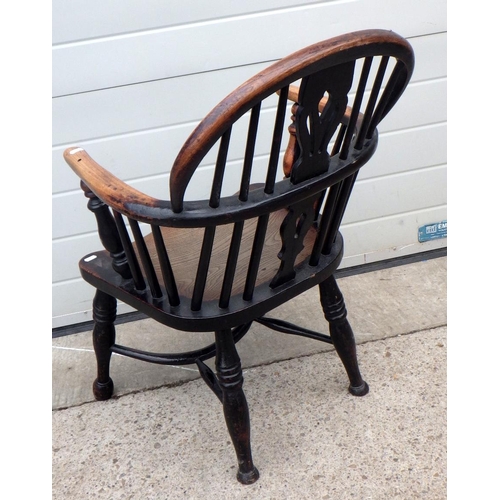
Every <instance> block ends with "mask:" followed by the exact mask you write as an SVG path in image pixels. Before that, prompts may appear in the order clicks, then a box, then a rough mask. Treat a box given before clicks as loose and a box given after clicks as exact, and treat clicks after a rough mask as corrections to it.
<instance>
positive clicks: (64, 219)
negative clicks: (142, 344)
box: [53, 0, 446, 327]
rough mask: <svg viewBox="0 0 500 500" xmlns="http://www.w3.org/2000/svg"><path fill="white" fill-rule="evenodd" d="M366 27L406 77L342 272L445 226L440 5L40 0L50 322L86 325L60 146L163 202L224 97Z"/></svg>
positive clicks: (72, 188)
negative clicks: (315, 46) (404, 45)
mask: <svg viewBox="0 0 500 500" xmlns="http://www.w3.org/2000/svg"><path fill="white" fill-rule="evenodd" d="M403 6H404V7H403ZM367 28H385V29H392V30H393V31H396V32H397V33H399V34H401V35H403V36H404V37H406V38H407V39H408V40H409V41H410V43H411V44H412V45H413V47H414V50H415V54H416V67H415V72H414V76H413V79H412V81H411V83H410V85H409V87H408V89H407V91H406V93H405V95H404V96H403V98H402V99H401V101H400V102H399V103H398V104H397V106H396V108H395V109H394V110H393V111H392V112H391V113H390V115H389V116H388V117H387V118H386V119H385V120H384V121H383V122H382V125H381V127H380V129H379V132H380V142H379V148H378V151H377V153H376V155H375V157H374V159H373V160H371V162H370V163H369V165H367V166H366V167H365V168H364V169H362V171H361V172H360V176H359V177H358V181H357V184H356V186H355V189H354V192H353V195H352V198H351V202H350V205H349V207H348V210H347V212H346V215H345V218H344V223H343V227H342V233H343V235H344V239H345V241H346V248H345V258H344V261H343V264H342V265H343V267H346V266H352V265H358V264H361V263H364V262H374V261H377V260H383V259H387V258H391V257H396V256H402V255H407V254H411V253H416V252H421V251H425V250H429V249H432V248H438V247H442V246H445V245H446V239H441V240H434V241H432V242H426V243H419V242H418V239H417V231H418V227H419V226H422V225H424V224H428V223H433V222H438V221H441V220H444V219H446V2H445V1H444V0H406V1H405V2H401V1H397V0H352V1H341V0H337V1H322V2H321V1H316V2H315V1H307V0H286V1H285V0H252V1H250V0H246V1H239V2H235V1H231V0H212V1H211V2H204V1H201V0H199V1H186V0H183V1H180V0H170V1H169V2H164V1H160V0H143V1H142V2H137V1H132V0H109V1H107V2H102V1H100V0H85V1H84V0H73V1H72V2H66V1H64V0H54V1H53V169H54V171H53V317H54V321H53V326H54V327H58V326H63V325H68V324H74V323H78V322H81V321H87V320H89V319H90V318H91V314H90V309H91V301H92V297H93V290H92V288H91V287H90V286H89V285H87V284H86V283H85V282H83V281H82V279H81V278H80V276H79V272H78V266H77V263H78V260H79V259H80V258H81V257H82V256H83V255H84V254H85V253H87V252H91V251H94V250H96V249H99V248H101V244H100V242H99V238H98V236H97V233H96V226H95V221H94V218H93V215H92V214H91V213H90V212H89V211H88V210H87V208H86V201H85V198H84V196H83V194H82V192H81V191H80V189H79V179H78V178H77V177H76V176H75V174H74V173H73V172H72V171H71V170H70V168H69V167H68V166H67V165H66V163H65V162H64V160H63V159H62V152H63V151H64V149H65V148H66V147H69V146H74V145H78V146H82V147H84V148H85V149H86V150H87V151H88V152H89V154H90V155H91V156H92V157H94V158H95V159H96V160H97V161H98V162H99V163H101V164H102V165H103V166H105V167H106V168H107V169H109V170H110V171H112V172H113V173H114V174H115V175H117V176H119V177H120V178H122V179H124V180H126V181H128V182H130V184H132V185H134V186H135V187H137V188H138V189H141V190H143V191H145V192H147V193H148V194H151V195H153V196H157V197H161V198H167V197H168V173H169V169H170V166H171V164H172V162H173V160H174V158H175V156H176V154H177V152H178V150H179V148H180V147H181V145H182V143H183V142H184V140H185V139H186V138H187V136H188V135H189V133H190V132H191V131H192V129H193V128H194V126H195V125H196V123H197V122H198V121H199V120H200V119H201V118H203V116H204V115H205V114H206V113H207V112H208V111H209V110H210V109H211V108H212V107H213V106H214V105H215V104H216V103H217V102H218V101H220V100H221V99H222V98H223V97H224V96H225V95H226V94H227V93H229V92H230V91H231V90H233V89H234V88H235V87H236V86H238V85H239V84H240V83H242V82H243V81H244V80H245V79H247V78H249V77H250V76H252V75H253V74H254V73H256V72H257V71H259V70H260V69H263V68H264V67H266V66H267V65H268V64H269V63H270V62H271V61H274V60H276V59H279V58H281V57H283V56H285V55H287V54H289V53H291V52H293V51H294V50H297V49H299V48H302V47H304V46H306V45H308V44H310V43H314V42H317V41H319V40H322V39H325V38H330V37H332V36H335V35H338V34H341V33H345V32H348V31H354V30H358V29H367ZM207 168H209V167H207ZM126 310H128V309H126V308H125V306H123V307H122V306H120V309H119V311H121V312H124V311H126Z"/></svg>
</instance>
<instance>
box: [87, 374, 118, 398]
mask: <svg viewBox="0 0 500 500" xmlns="http://www.w3.org/2000/svg"><path fill="white" fill-rule="evenodd" d="M113 389H114V385H113V380H112V379H111V378H110V379H109V380H108V381H107V382H104V383H102V382H99V380H97V379H95V380H94V383H93V384H92V391H93V392H94V397H95V399H96V400H97V401H106V399H109V398H110V397H111V396H112V395H113Z"/></svg>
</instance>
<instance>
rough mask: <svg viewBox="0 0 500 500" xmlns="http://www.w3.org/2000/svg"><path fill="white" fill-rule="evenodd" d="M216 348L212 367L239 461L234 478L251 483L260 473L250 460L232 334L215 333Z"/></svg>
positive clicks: (247, 422)
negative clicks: (213, 367) (215, 370)
mask: <svg viewBox="0 0 500 500" xmlns="http://www.w3.org/2000/svg"><path fill="white" fill-rule="evenodd" d="M215 345H216V349H217V354H216V359H215V365H216V369H217V378H218V380H219V386H220V389H221V391H222V405H223V408H224V417H225V419H226V424H227V429H228V431H229V435H230V436H231V440H232V441H233V445H234V449H235V451H236V457H237V459H238V473H237V476H236V477H237V479H238V481H240V483H243V484H251V483H254V482H255V481H257V479H258V478H259V471H258V470H257V469H256V467H255V466H254V465H253V461H252V451H251V447H250V417H249V413H248V405H247V400H246V397H245V394H244V392H243V372H242V370H241V362H240V358H239V356H238V352H237V351H236V346H235V343H234V339H233V336H232V334H231V331H230V330H222V331H218V332H215Z"/></svg>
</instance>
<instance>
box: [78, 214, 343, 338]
mask: <svg viewBox="0 0 500 500" xmlns="http://www.w3.org/2000/svg"><path fill="white" fill-rule="evenodd" d="M287 213H288V211H287V210H278V211H276V212H273V213H271V214H270V217H269V222H268V227H267V232H266V238H265V244H264V247H263V251H262V258H261V261H260V266H259V272H258V275H257V280H256V285H255V291H254V294H253V298H252V299H251V300H245V299H243V290H244V286H245V280H246V273H247V268H248V263H249V260H250V254H251V251H252V245H253V239H254V234H255V229H256V226H257V220H258V219H249V220H247V221H246V222H245V224H244V229H243V236H242V241H241V247H240V253H239V258H238V263H237V268H236V274H235V278H234V284H233V288H232V298H231V302H230V305H229V307H228V308H225V309H223V308H220V307H219V295H220V291H221V288H222V281H223V279H224V269H225V265H226V260H227V255H228V250H227V246H228V244H229V242H230V240H231V237H232V231H233V225H232V224H227V225H222V226H218V227H217V230H216V234H215V240H214V249H213V252H212V257H211V260H210V268H209V272H208V278H207V285H206V288H205V293H204V297H203V307H202V309H201V310H200V311H192V310H191V296H192V292H193V287H194V282H195V277H196V271H197V266H198V262H199V258H200V256H199V254H200V248H201V245H202V241H203V235H204V229H202V228H199V229H198V228H195V229H193V228H190V229H183V228H171V227H162V228H161V231H162V236H163V239H164V241H165V246H166V247H167V251H168V254H169V259H170V261H171V263H172V268H173V269H174V272H175V279H176V284H177V290H178V292H179V296H180V299H181V301H180V304H179V305H178V306H175V307H173V306H171V305H170V304H169V303H168V300H166V297H167V295H166V291H165V290H164V289H163V288H162V289H163V290H164V296H163V297H162V298H154V297H152V295H151V293H150V291H149V288H147V289H146V290H143V291H141V290H137V289H136V288H135V286H134V282H133V280H131V279H128V280H127V279H123V278H122V277H121V276H120V274H118V273H117V272H116V271H115V270H114V269H113V261H112V258H111V256H110V254H109V253H108V252H106V251H99V252H94V253H92V254H89V255H86V256H85V257H83V258H82V259H81V260H80V264H79V265H80V271H81V274H82V277H83V278H84V279H85V281H87V282H88V283H90V284H91V285H92V286H94V287H96V288H97V289H99V290H102V291H103V292H105V293H108V294H110V295H113V296H114V297H116V298H117V299H118V300H121V301H122V302H124V303H126V304H128V305H131V306H132V307H134V308H135V309H137V310H139V311H141V312H143V313H144V314H147V315H149V316H151V317H152V318H154V319H155V320H156V321H158V322H160V323H163V324H164V325H167V326H170V327H172V328H176V329H178V330H184V331H213V330H214V329H217V328H233V327H235V326H238V325H242V324H245V323H247V322H248V319H247V318H248V316H249V315H253V317H256V318H258V317H261V316H263V315H264V314H266V313H267V312H269V311H271V310H272V309H274V308H275V307H278V306H279V305H281V304H282V303H284V302H286V301H287V300H290V299H291V298H293V297H295V296H297V295H299V294H300V293H302V292H304V291H306V290H308V289H309V288H312V287H313V286H315V285H317V284H318V283H320V282H321V281H322V280H324V279H325V278H326V277H327V276H329V275H331V274H332V273H333V272H334V271H335V269H336V268H337V267H338V265H339V264H340V261H341V259H342V255H343V239H342V235H341V234H340V232H339V233H338V234H337V238H336V240H335V243H334V245H333V247H332V250H331V252H330V254H328V255H322V256H321V258H320V261H319V263H318V265H316V266H315V267H314V268H311V267H310V266H309V265H308V261H307V258H308V256H309V255H311V251H312V248H313V246H314V242H315V239H316V236H317V228H316V226H315V225H313V226H312V227H311V228H310V229H309V231H308V233H307V234H306V236H305V238H304V242H303V244H304V248H303V249H302V251H301V252H300V253H299V255H298V256H297V259H296V266H295V269H296V272H297V274H296V277H295V279H293V280H290V281H289V282H288V283H286V284H284V285H280V286H278V287H276V288H274V289H271V288H270V287H269V286H268V283H269V281H270V279H272V278H273V277H274V276H275V274H276V273H277V271H278V269H279V266H280V263H281V261H280V259H279V257H278V254H279V253H280V251H281V248H282V239H281V237H280V229H281V224H282V222H283V219H284V217H285V216H286V215H287ZM144 241H145V243H146V246H147V247H148V251H149V252H150V256H151V260H152V263H153V266H154V269H155V271H156V273H157V275H158V276H159V275H160V264H159V258H158V255H157V252H156V247H155V245H154V242H153V235H152V234H151V233H150V234H148V235H146V236H145V237H144ZM133 246H134V247H135V243H134V244H133ZM312 269H314V272H313V273H311V270H312ZM159 281H160V280H159ZM160 283H161V281H160Z"/></svg>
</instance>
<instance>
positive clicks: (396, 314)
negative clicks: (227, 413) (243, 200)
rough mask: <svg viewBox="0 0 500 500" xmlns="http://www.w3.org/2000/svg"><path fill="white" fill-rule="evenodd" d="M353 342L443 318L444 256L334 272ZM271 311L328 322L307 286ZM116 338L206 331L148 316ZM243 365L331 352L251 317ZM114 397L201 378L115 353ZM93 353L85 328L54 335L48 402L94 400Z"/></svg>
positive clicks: (158, 342) (142, 341)
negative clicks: (174, 327) (179, 327)
mask: <svg viewBox="0 0 500 500" xmlns="http://www.w3.org/2000/svg"><path fill="white" fill-rule="evenodd" d="M339 286H340V287H341V290H342V292H343V294H344V297H345V301H346V304H347V309H348V317H349V320H350V323H351V325H352V327H353V330H354V332H355V335H356V340H357V343H358V344H361V343H365V342H368V341H372V340H376V339H383V338H387V337H392V336H396V335H400V334H405V333H408V332H414V331H420V330H424V329H429V328H434V327H437V326H441V325H445V324H446V257H441V258H437V259H432V260H426V261H422V262H417V263H412V264H409V265H402V266H397V267H392V268H388V269H382V270H379V271H373V272H369V273H364V274H357V275H354V276H349V277H346V278H341V279H339ZM270 316H273V317H277V318H281V319H285V320H289V321H292V322H294V323H297V324H301V325H303V326H305V327H307V328H309V329H312V330H316V331H319V332H322V333H327V332H328V328H327V323H326V322H325V320H324V318H323V312H322V310H321V306H320V303H319V295H318V291H317V289H312V290H309V291H307V292H306V293H304V294H302V295H301V296H299V297H297V298H295V299H294V300H293V301H290V302H289V303H287V304H284V305H283V306H281V307H279V308H277V309H276V310H274V311H272V313H270ZM116 330H117V342H118V343H121V344H123V345H130V346H133V347H137V348H140V349H143V350H150V351H153V352H176V351H183V350H191V349H195V348H199V347H201V346H202V345H206V344H209V343H211V342H212V341H213V335H212V334H211V333H205V334H193V333H186V332H178V331H175V330H172V329H169V328H166V327H164V326H163V325H159V324H158V323H156V322H154V321H152V320H149V319H146V320H140V321H135V322H130V323H125V324H121V325H118V326H117V328H116ZM238 351H239V353H240V356H241V358H242V364H243V366H244V367H252V366H258V365H264V364H268V363H271V362H275V361H279V360H286V359H290V358H295V357H298V356H305V355H310V354H314V353H319V352H325V351H331V348H330V347H329V346H328V345H327V344H324V343H320V342H316V341H312V340H309V339H304V338H299V337H293V336H286V335H284V334H280V333H275V332H272V331H269V330H268V329H266V328H265V327H262V326H260V325H257V324H254V325H253V326H252V329H251V331H250V332H249V333H248V334H247V335H246V336H245V337H244V338H243V339H242V340H241V341H240V342H239V343H238ZM112 377H113V380H114V383H115V394H116V395H117V396H121V395H125V394H130V393H133V392H136V391H141V390H145V389H151V388H156V387H162V386H166V385H176V384H179V383H182V382H186V381H190V380H194V379H197V378H198V377H199V374H198V371H197V369H196V368H194V367H191V366H187V367H167V366H160V365H153V364H149V363H144V362H141V361H137V360H132V359H130V358H126V357H123V356H116V355H113V360H112ZM94 378H95V360H94V355H93V350H92V336H91V332H90V331H88V332H82V333H79V334H75V335H69V336H66V337H60V338H57V339H54V340H53V381H52V384H53V408H54V409H60V408H67V407H70V406H75V405H79V404H82V403H85V402H90V401H93V399H94V398H93V395H92V389H91V385H92V382H93V380H94Z"/></svg>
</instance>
